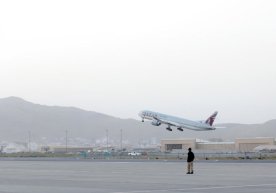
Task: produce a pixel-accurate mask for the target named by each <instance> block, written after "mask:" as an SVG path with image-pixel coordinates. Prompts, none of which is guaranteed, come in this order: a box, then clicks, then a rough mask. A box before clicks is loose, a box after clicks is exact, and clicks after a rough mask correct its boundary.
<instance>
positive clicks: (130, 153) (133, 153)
mask: <svg viewBox="0 0 276 193" xmlns="http://www.w3.org/2000/svg"><path fill="white" fill-rule="evenodd" d="M128 155H131V156H138V155H141V153H139V152H135V151H133V152H129V153H128Z"/></svg>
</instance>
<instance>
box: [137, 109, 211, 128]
mask: <svg viewBox="0 0 276 193" xmlns="http://www.w3.org/2000/svg"><path fill="white" fill-rule="evenodd" d="M139 116H140V117H141V118H142V120H145V119H147V120H152V121H156V122H159V123H160V124H158V125H156V126H159V125H161V124H167V125H168V127H170V126H175V127H177V128H183V129H185V128H186V129H191V130H196V131H206V130H215V129H216V128H215V127H213V126H211V125H208V124H206V123H205V122H204V121H203V122H201V121H191V120H187V119H183V118H179V117H175V116H170V115H166V114H162V113H158V112H153V111H147V110H145V111H141V112H140V113H139Z"/></svg>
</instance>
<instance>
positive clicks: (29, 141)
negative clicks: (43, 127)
mask: <svg viewBox="0 0 276 193" xmlns="http://www.w3.org/2000/svg"><path fill="white" fill-rule="evenodd" d="M28 137H29V140H28V149H29V152H31V131H28Z"/></svg>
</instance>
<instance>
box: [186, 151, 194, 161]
mask: <svg viewBox="0 0 276 193" xmlns="http://www.w3.org/2000/svg"><path fill="white" fill-rule="evenodd" d="M194 159H195V155H194V153H193V152H191V151H189V152H188V157H187V162H192V161H194Z"/></svg>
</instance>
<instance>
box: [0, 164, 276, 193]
mask: <svg viewBox="0 0 276 193" xmlns="http://www.w3.org/2000/svg"><path fill="white" fill-rule="evenodd" d="M194 169H195V174H193V175H187V174H186V163H185V161H178V162H168V161H129V162H128V161H122V162H121V161H103V162H102V161H37V160H36V161H30V160H25V161H18V160H17V161H7V160H5V161H3V160H2V161H0V193H30V192H33V193H162V192H165V193H180V192H189V193H213V192H220V193H241V192H242V193H260V192H263V193H275V192H276V163H275V162H254V161H252V162H251V161H246V162H215V161H214V162H212V161H209V162H196V163H195V164H194Z"/></svg>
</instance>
